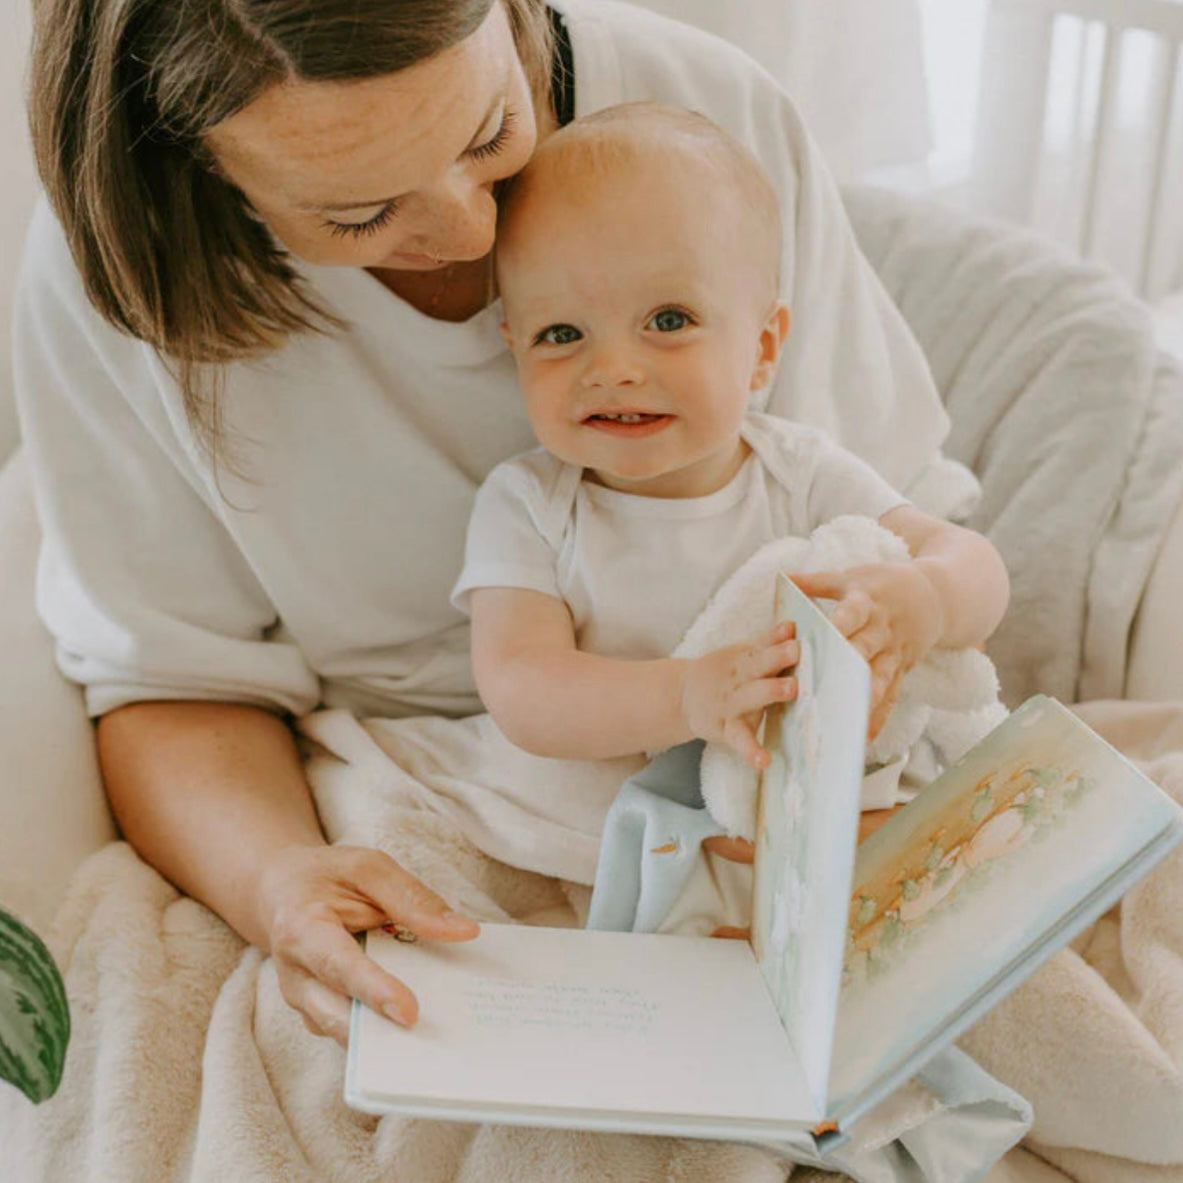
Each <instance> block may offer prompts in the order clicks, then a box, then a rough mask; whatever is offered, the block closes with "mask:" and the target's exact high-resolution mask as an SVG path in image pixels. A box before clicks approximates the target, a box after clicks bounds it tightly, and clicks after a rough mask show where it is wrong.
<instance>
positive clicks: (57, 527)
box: [14, 204, 320, 716]
mask: <svg viewBox="0 0 1183 1183" xmlns="http://www.w3.org/2000/svg"><path fill="white" fill-rule="evenodd" d="M14 330H15V341H14V377H15V385H16V395H17V407H18V413H19V416H20V422H21V433H22V438H23V441H24V447H25V449H26V451H27V453H28V456H29V460H30V468H31V471H32V475H33V484H34V495H35V498H36V503H37V511H38V516H39V518H40V522H41V528H42V544H41V554H40V559H39V564H38V576H37V606H38V611H39V613H40V615H41V616H42V619H43V620H44V621H45V623H46V625H47V627H48V628H49V630H50V632H51V633H52V634H53V636H54V638H55V642H56V653H57V661H58V665H59V667H60V668H61V670H62V672H63V673H64V674H65V676H66V677H68V678H70V679H71V680H73V681H75V682H78V683H81V684H82V686H83V687H84V689H85V693H86V699H87V706H88V709H89V711H90V713H91V714H92V715H94V716H97V715H102V714H104V713H106V712H107V711H110V710H113V709H115V708H116V707H119V706H122V705H125V704H127V703H130V702H136V701H142V700H146V699H172V700H179V699H213V700H224V701H234V702H246V703H252V704H256V705H261V706H266V707H269V708H271V709H276V710H284V711H291V712H294V713H302V712H304V711H307V710H310V709H312V707H314V706H315V705H316V704H317V702H318V701H319V697H320V685H319V679H318V678H317V676H316V674H315V673H314V672H313V671H312V670H311V669H310V668H309V666H308V664H307V662H306V661H305V659H304V656H303V655H302V653H301V652H300V650H299V648H298V647H297V646H296V645H294V644H291V643H286V642H284V641H282V640H280V639H278V637H277V635H276V634H277V632H278V625H279V621H278V619H277V614H276V610H275V608H274V606H273V605H272V604H271V603H270V601H269V600H268V597H267V595H266V594H265V592H264V590H263V588H262V587H261V586H260V585H259V583H258V581H257V580H256V578H255V577H254V574H253V573H252V571H251V569H250V567H249V565H248V564H247V562H246V561H245V559H244V558H243V556H242V554H241V552H240V551H239V549H238V547H237V546H236V545H235V543H234V540H233V539H232V538H231V536H230V535H229V533H228V532H227V530H226V528H225V526H224V525H223V523H222V522H221V520H220V519H219V517H218V516H217V515H216V513H214V511H213V509H212V508H211V506H210V504H209V503H208V502H207V501H206V500H205V499H204V497H203V496H202V492H201V489H200V482H199V481H198V480H197V479H196V478H195V475H194V471H193V469H192V468H191V467H187V466H186V462H185V449H184V447H183V446H182V444H181V443H180V441H179V439H178V436H177V433H176V431H175V430H174V429H173V425H172V423H171V422H170V419H169V417H168V415H167V414H166V412H165V409H164V401H163V394H162V383H167V382H169V381H171V379H170V377H169V375H168V373H167V370H166V369H165V368H164V367H163V366H162V365H161V364H160V362H159V359H158V358H157V357H156V355H155V354H154V352H153V351H152V350H151V349H150V348H149V347H148V346H146V345H144V344H143V343H142V342H139V341H136V340H134V339H133V338H131V337H128V336H126V335H124V334H121V333H119V332H117V331H116V330H115V329H114V328H112V327H111V326H110V325H109V324H107V322H106V321H104V320H103V319H102V318H101V317H100V316H99V314H98V313H97V312H95V310H94V309H93V308H92V307H91V306H90V304H89V302H88V301H87V299H86V296H85V294H84V292H83V291H82V286H81V281H80V278H79V276H78V274H77V271H76V270H75V268H74V265H73V262H72V260H71V259H70V256H69V252H68V250H67V248H66V244H65V241H64V238H63V236H62V234H61V230H60V228H59V227H58V226H57V223H56V222H55V221H54V219H53V217H52V215H51V214H50V213H49V211H48V208H47V207H46V206H45V205H44V204H43V205H42V206H41V207H40V208H39V210H38V211H37V213H36V215H35V217H34V220H33V224H32V227H31V229H30V235H29V239H28V243H27V246H26V251H25V257H24V264H23V268H22V273H21V277H20V280H19V283H18V289H17V298H16V309H15V315H14ZM173 394H174V395H175V394H176V392H175V390H174V391H173ZM182 418H183V416H182Z"/></svg>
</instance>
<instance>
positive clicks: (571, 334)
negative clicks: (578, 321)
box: [534, 325, 583, 345]
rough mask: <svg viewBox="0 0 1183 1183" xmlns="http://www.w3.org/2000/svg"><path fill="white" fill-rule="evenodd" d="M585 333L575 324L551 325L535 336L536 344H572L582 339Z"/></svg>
mask: <svg viewBox="0 0 1183 1183" xmlns="http://www.w3.org/2000/svg"><path fill="white" fill-rule="evenodd" d="M582 337H583V334H582V333H581V332H580V331H579V330H578V329H577V328H576V327H575V326H574V325H551V326H550V327H549V328H545V329H543V330H542V332H541V333H539V334H538V336H537V337H535V338H534V343H535V344H536V345H570V344H572V343H573V342H575V341H579V340H581V339H582Z"/></svg>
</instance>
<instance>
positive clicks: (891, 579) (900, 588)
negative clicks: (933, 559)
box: [792, 562, 945, 738]
mask: <svg viewBox="0 0 1183 1183" xmlns="http://www.w3.org/2000/svg"><path fill="white" fill-rule="evenodd" d="M792 580H793V582H794V583H795V584H796V585H797V586H798V587H799V588H800V589H801V590H802V591H803V592H804V593H805V594H806V595H807V596H810V597H812V598H814V599H827V600H837V601H838V602H837V604H836V605H835V607H834V610H833V612H831V613H830V623H831V624H833V625H834V627H835V628H836V629H837V630H838V631H839V632H840V633H841V634H842V635H843V636H844V637H846V638H847V640H849V641H850V643H851V644H852V645H853V646H854V647H855V649H856V650H858V652H859V653H860V654H862V656H863V657H864V658H865V659H866V661H867V664H868V665H870V667H871V717H870V725H869V727H868V729H867V733H868V736H869V737H870V738H874V737H875V736H876V735H877V734H878V733H879V729H880V728H881V727H882V726H883V724H884V722H885V721H886V719H887V716H888V714H889V712H890V711H891V708H892V706H894V705H895V700H896V696H897V694H898V692H899V684H900V680H901V679H902V678H903V676H904V675H905V674H906V673H907V672H908V671H909V670H910V669H911V668H912V667H913V666H914V665H915V664H916V663H917V662H918V661H920V660H921V659H922V658H923V657H924V656H925V655H926V654H927V653H928V651H929V650H930V649H931V648H932V647H933V646H934V645H935V644H936V643H937V642H938V641H939V640H940V638H941V635H942V633H943V632H944V628H945V620H944V609H943V606H942V601H941V597H940V595H939V594H938V592H937V589H936V588H935V587H934V586H933V584H932V582H931V580H930V579H929V578H928V576H927V575H926V574H925V573H924V571H922V570H921V569H920V567H919V566H918V565H917V564H916V563H914V562H898V563H873V564H870V565H868V566H863V567H852V568H850V570H848V571H826V572H821V573H819V574H816V575H794V576H792Z"/></svg>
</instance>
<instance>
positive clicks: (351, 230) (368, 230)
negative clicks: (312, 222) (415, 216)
mask: <svg viewBox="0 0 1183 1183" xmlns="http://www.w3.org/2000/svg"><path fill="white" fill-rule="evenodd" d="M398 207H399V199H398V198H397V197H395V198H393V199H392V200H390V201H388V202H387V203H386V204H385V205H384V206H383V207H382V208H381V209H380V210H379V211H378V212H377V213H376V214H375V215H374V216H373V217H372V218H368V219H367V220H366V221H364V222H334V221H331V220H330V219H328V218H326V219H325V221H324V225H325V227H326V228H327V229H328V232H329V233H330V234H331V235H332V236H333V237H334V238H344V237H346V236H348V237H352V238H365V237H366V236H367V235H370V234H377V233H378V231H379V230H381V229H382V227H383V226H385V225H386V224H387V222H389V221H390V219H391V218H393V217H394V215H395V214H396V213H397V212H398Z"/></svg>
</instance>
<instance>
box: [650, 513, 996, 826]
mask: <svg viewBox="0 0 1183 1183" xmlns="http://www.w3.org/2000/svg"><path fill="white" fill-rule="evenodd" d="M907 557H908V551H907V547H906V546H905V545H904V542H903V540H902V539H901V538H899V537H897V536H896V535H895V534H892V533H891V532H890V531H889V530H885V529H884V528H883V527H882V526H880V525H879V524H878V523H876V522H874V521H872V520H871V519H869V518H861V517H853V516H846V517H840V518H835V519H834V520H833V521H831V522H827V523H826V524H825V525H823V526H819V527H818V528H817V529H816V530H815V531H814V532H813V533H812V534H811V535H810V536H809V537H808V538H784V539H778V540H777V541H775V542H770V543H769V544H768V545H767V546H765V547H763V548H762V549H760V550H759V551H757V552H756V554H754V555H753V556H752V557H751V558H750V559H749V560H748V561H747V562H746V563H745V564H744V565H743V566H742V567H741V568H740V569H739V570H738V571H736V572H735V573H734V574H733V575H732V576H731V577H730V578H729V579H728V580H727V581H726V582H725V583H724V584H723V586H722V587H721V588H720V589H719V590H718V592H716V594H715V595H714V597H713V598H712V599H711V601H710V603H709V604H708V605H707V606H706V607H705V608H704V609H703V611H702V612H701V613H700V614H699V616H698V618H697V619H696V620H695V622H694V623H693V624H692V625H691V626H690V628H689V629H688V630H687V632H686V635H685V637H683V638H682V641H681V642H680V643H679V645H678V647H677V648H676V649H675V650H674V654H673V656H675V657H697V656H700V655H701V654H704V653H708V652H710V651H711V650H713V649H719V648H721V647H723V646H725V645H732V644H735V643H737V642H739V641H744V640H747V639H749V638H751V637H752V636H754V635H756V634H757V633H759V632H761V631H762V630H764V629H766V628H771V627H772V623H773V610H774V600H773V588H774V586H775V576H776V575H777V574H778V573H780V572H784V573H786V574H790V575H791V574H794V573H800V574H806V573H813V572H819V571H841V570H844V569H846V568H849V567H856V566H861V565H863V564H865V563H879V562H892V561H902V560H905V559H907ZM822 607H824V604H823V605H822ZM1006 713H1007V712H1006V708H1005V707H1004V706H1003V705H1002V703H1001V702H1000V701H999V698H998V678H997V675H996V674H995V671H994V666H993V663H992V662H991V661H990V659H989V658H988V657H987V656H986V655H985V654H984V653H982V652H980V651H979V650H976V649H934V650H933V651H932V652H931V653H929V654H928V656H927V657H925V659H924V660H923V661H921V662H920V663H919V664H918V665H917V666H916V667H915V668H914V669H912V670H910V671H909V672H908V674H907V675H905V677H904V678H903V679H902V680H901V682H900V687H899V696H898V698H897V700H896V704H895V706H894V707H893V708H892V711H891V713H890V714H889V716H888V718H887V720H886V722H885V723H884V725H883V727H882V729H881V730H880V731H879V734H878V735H876V737H875V738H874V740H872V741H871V742H870V743H869V744H868V746H867V753H866V760H867V773H868V775H867V777H866V779H865V780H864V794H863V807H864V808H880V807H887V806H890V805H894V804H896V803H898V802H899V801H903V800H907V799H909V797H911V796H914V795H915V792H916V791H917V790H918V789H920V788H922V787H923V786H924V785H925V784H927V783H928V782H929V781H930V780H932V779H933V778H934V777H935V776H937V775H938V774H939V773H940V772H941V771H942V770H943V769H944V768H946V767H948V766H949V765H950V764H952V763H955V762H956V761H957V760H958V759H960V757H961V756H962V755H963V754H964V753H965V752H966V751H968V750H969V748H971V747H972V746H973V745H974V744H975V743H977V742H978V741H979V740H980V739H982V738H983V736H985V735H986V734H987V733H988V732H989V731H991V730H992V729H993V728H994V727H995V726H997V724H998V723H1000V722H1001V721H1002V720H1003V719H1004V718H1005V717H1006ZM757 782H758V773H757V772H756V770H755V769H753V768H752V767H751V765H749V764H746V763H745V762H744V761H742V760H741V759H740V758H739V757H738V756H736V755H735V754H734V753H733V752H732V751H731V750H730V749H728V748H725V747H722V746H721V745H719V744H713V743H709V744H707V745H706V749H705V751H704V752H703V756H702V766H701V787H702V795H703V798H704V800H705V802H706V807H707V809H708V810H709V811H710V813H711V816H712V817H714V818H715V820H716V821H717V822H719V824H720V825H722V826H724V827H725V828H726V830H727V832H728V833H729V834H734V835H738V836H740V837H744V838H752V837H754V835H755V829H756V789H757Z"/></svg>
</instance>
